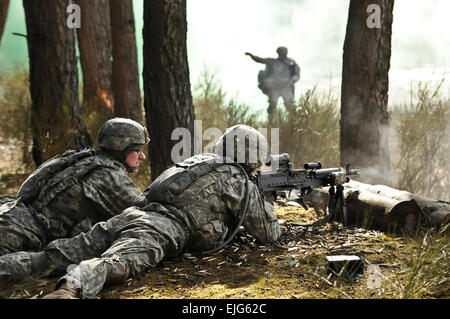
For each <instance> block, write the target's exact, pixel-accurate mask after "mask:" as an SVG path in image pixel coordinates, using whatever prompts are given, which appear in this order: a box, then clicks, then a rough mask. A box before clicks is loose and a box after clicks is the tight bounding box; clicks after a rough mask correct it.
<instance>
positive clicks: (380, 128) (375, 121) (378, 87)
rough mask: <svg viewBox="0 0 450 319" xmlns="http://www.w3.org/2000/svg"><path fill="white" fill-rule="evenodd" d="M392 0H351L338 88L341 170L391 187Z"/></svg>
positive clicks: (369, 181) (370, 181) (366, 180)
mask: <svg viewBox="0 0 450 319" xmlns="http://www.w3.org/2000/svg"><path fill="white" fill-rule="evenodd" d="M393 6H394V0H376V1H375V0H351V1H350V7H349V13H348V22H347V30H346V35H345V42H344V55H343V67H342V88H341V90H342V91H341V133H340V149H341V155H340V157H341V165H344V163H345V162H346V161H350V162H351V163H352V164H353V166H354V167H358V168H361V169H362V172H361V177H360V178H361V179H362V180H364V181H365V182H368V183H382V184H391V180H392V178H391V169H390V156H389V144H388V131H389V114H388V111H387V103H388V88H389V78H388V72H389V67H390V57H391V33H392V11H393Z"/></svg>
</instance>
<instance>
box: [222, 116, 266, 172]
mask: <svg viewBox="0 0 450 319" xmlns="http://www.w3.org/2000/svg"><path fill="white" fill-rule="evenodd" d="M214 149H215V153H216V154H217V155H219V156H224V157H226V158H229V159H231V160H233V161H234V162H236V163H239V164H240V165H241V166H242V167H243V168H244V169H245V170H246V171H247V172H248V173H250V172H251V171H252V170H254V169H256V168H258V167H260V166H261V165H262V163H264V162H265V160H266V157H267V152H268V149H269V145H268V143H267V139H266V138H265V137H264V135H263V134H261V132H259V131H257V130H256V129H254V128H253V127H250V126H248V125H235V126H232V127H230V128H229V129H227V130H226V131H225V133H224V134H223V135H222V136H221V137H220V138H219V140H218V141H217V143H216V144H215V145H214Z"/></svg>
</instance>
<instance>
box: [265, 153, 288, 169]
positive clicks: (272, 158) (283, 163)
mask: <svg viewBox="0 0 450 319" xmlns="http://www.w3.org/2000/svg"><path fill="white" fill-rule="evenodd" d="M290 161H291V157H290V156H289V154H288V153H283V154H280V155H267V158H266V165H267V166H271V165H272V163H278V165H279V166H280V167H288V165H289V162H290Z"/></svg>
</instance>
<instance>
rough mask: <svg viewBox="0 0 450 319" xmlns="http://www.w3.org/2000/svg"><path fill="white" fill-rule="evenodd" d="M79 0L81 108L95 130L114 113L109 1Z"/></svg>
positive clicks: (78, 30)
mask: <svg viewBox="0 0 450 319" xmlns="http://www.w3.org/2000/svg"><path fill="white" fill-rule="evenodd" d="M76 2H77V4H78V5H79V6H80V8H81V28H77V36H78V47H79V49H80V60H81V68H82V71H83V104H82V111H83V115H84V118H85V119H86V121H87V123H88V126H89V128H90V129H91V132H92V133H93V134H96V133H97V131H98V129H99V128H100V126H101V125H102V124H103V123H104V122H105V121H106V120H108V119H109V118H111V117H112V116H113V113H114V99H113V92H112V85H111V81H112V64H111V27H110V24H109V12H108V10H107V4H108V1H105V0H76Z"/></svg>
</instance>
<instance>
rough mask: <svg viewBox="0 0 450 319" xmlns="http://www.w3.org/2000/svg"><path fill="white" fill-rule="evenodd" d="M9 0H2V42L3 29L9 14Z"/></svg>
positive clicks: (0, 38) (0, 0)
mask: <svg viewBox="0 0 450 319" xmlns="http://www.w3.org/2000/svg"><path fill="white" fill-rule="evenodd" d="M8 7H9V0H0V43H1V41H2V35H3V29H4V28H5V24H6V17H7V16H8Z"/></svg>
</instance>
